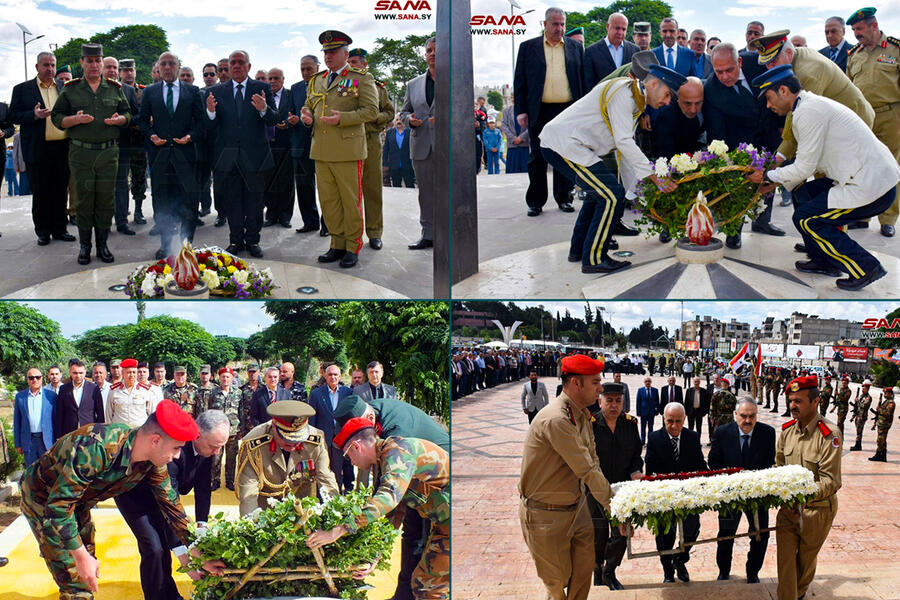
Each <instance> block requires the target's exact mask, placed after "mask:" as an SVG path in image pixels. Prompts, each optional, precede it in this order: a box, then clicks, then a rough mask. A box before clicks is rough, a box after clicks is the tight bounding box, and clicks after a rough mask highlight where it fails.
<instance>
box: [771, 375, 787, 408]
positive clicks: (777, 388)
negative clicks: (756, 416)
mask: <svg viewBox="0 0 900 600" xmlns="http://www.w3.org/2000/svg"><path fill="white" fill-rule="evenodd" d="M789 377H790V376H789V375H788V374H787V373H785V371H784V369H782V368H781V367H779V368H778V369H777V370H776V371H775V374H774V376H773V377H772V399H773V400H774V403H773V404H772V410H770V411H769V412H773V413H777V412H778V396H779V395H780V394H781V391H782V389H784V385H785V384H786V383H787V382H788V379H789Z"/></svg>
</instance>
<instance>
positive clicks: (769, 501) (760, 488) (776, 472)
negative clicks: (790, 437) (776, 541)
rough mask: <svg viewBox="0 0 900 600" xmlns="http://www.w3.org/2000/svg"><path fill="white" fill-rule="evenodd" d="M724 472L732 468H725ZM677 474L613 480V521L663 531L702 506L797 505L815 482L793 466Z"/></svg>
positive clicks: (808, 473) (728, 509)
mask: <svg viewBox="0 0 900 600" xmlns="http://www.w3.org/2000/svg"><path fill="white" fill-rule="evenodd" d="M728 471H734V470H733V469H729V470H728ZM707 473H716V472H714V471H704V472H700V473H696V474H695V473H682V474H678V475H676V476H675V477H676V478H645V479H643V480H640V481H624V482H622V483H616V484H613V486H612V488H613V491H614V493H615V495H614V496H613V498H612V500H611V501H610V517H611V519H610V520H611V521H612V522H613V524H618V523H625V522H631V523H632V524H633V525H635V526H638V527H640V526H641V525H644V524H646V525H647V527H648V528H649V529H650V531H651V532H653V535H659V533H660V532H662V533H666V532H668V531H669V530H670V529H671V527H672V525H673V524H674V523H676V522H677V521H678V520H679V519H683V518H684V517H686V516H687V515H693V514H700V513H702V512H706V511H708V510H715V511H719V512H720V513H724V512H734V511H743V510H754V511H755V510H758V509H769V508H778V507H781V506H784V505H793V504H803V503H805V502H806V501H807V500H809V499H810V498H812V497H814V496H815V495H816V492H817V490H818V484H816V482H815V479H814V478H813V474H812V472H811V471H809V470H808V469H805V468H803V467H801V466H799V465H786V466H783V467H773V468H770V469H763V470H760V471H739V472H720V474H715V475H706V474H707Z"/></svg>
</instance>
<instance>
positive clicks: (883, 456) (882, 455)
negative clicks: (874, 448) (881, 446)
mask: <svg viewBox="0 0 900 600" xmlns="http://www.w3.org/2000/svg"><path fill="white" fill-rule="evenodd" d="M869 460H872V461H875V462H887V450H882V451H881V452H876V453H875V456H873V457H871V458H870V459H869Z"/></svg>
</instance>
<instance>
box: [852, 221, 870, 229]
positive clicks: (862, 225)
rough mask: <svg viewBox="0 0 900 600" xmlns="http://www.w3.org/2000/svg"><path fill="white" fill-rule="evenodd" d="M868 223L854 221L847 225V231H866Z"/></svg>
mask: <svg viewBox="0 0 900 600" xmlns="http://www.w3.org/2000/svg"><path fill="white" fill-rule="evenodd" d="M868 228H869V222H868V221H854V222H853V223H850V224H849V225H847V229H868Z"/></svg>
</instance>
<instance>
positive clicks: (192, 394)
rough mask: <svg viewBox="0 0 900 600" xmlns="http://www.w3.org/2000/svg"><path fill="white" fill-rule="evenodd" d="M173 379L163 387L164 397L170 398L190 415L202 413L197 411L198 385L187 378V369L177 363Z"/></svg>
mask: <svg viewBox="0 0 900 600" xmlns="http://www.w3.org/2000/svg"><path fill="white" fill-rule="evenodd" d="M172 377H173V379H172V381H170V382H169V383H167V384H166V385H164V386H163V387H162V393H163V398H168V399H169V400H173V401H175V402H177V403H178V405H179V406H180V407H181V408H182V409H183V410H184V411H185V412H186V413H187V414H189V415H194V414H200V413H198V412H196V408H195V407H196V404H197V385H196V384H194V383H191V382H190V381H188V380H187V369H185V368H184V367H183V366H181V365H177V366H176V367H175V370H174V371H173V372H172Z"/></svg>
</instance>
